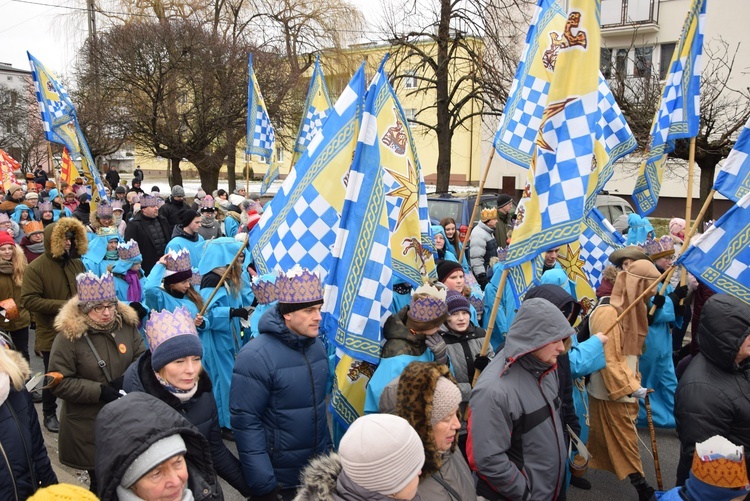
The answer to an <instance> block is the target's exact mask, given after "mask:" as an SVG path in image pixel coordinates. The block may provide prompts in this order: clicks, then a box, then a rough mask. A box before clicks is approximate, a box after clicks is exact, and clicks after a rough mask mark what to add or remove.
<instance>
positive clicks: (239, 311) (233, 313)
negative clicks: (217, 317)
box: [229, 308, 250, 320]
mask: <svg viewBox="0 0 750 501" xmlns="http://www.w3.org/2000/svg"><path fill="white" fill-rule="evenodd" d="M249 316H250V312H249V311H247V308H229V318H235V317H241V318H243V319H245V320H247V317H249Z"/></svg>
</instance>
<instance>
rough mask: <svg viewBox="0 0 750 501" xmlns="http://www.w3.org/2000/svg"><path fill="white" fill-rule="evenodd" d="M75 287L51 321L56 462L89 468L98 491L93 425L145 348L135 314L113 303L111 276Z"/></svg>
mask: <svg viewBox="0 0 750 501" xmlns="http://www.w3.org/2000/svg"><path fill="white" fill-rule="evenodd" d="M76 285H77V290H78V294H77V295H76V296H74V297H73V298H72V299H70V300H69V301H68V302H67V303H66V304H65V306H63V307H62V309H61V310H60V313H59V314H58V315H57V318H55V328H56V330H57V332H58V335H57V337H56V338H55V341H54V343H53V344H52V352H51V354H50V362H49V370H50V371H52V372H59V373H60V374H62V376H63V379H62V381H60V383H59V384H58V385H57V386H55V388H54V389H53V393H54V394H55V395H56V396H57V397H58V398H60V399H62V400H63V407H62V413H61V416H60V438H59V444H60V462H61V463H63V464H65V465H67V466H70V467H72V468H76V469H79V470H88V471H89V476H90V477H91V490H92V491H93V492H96V475H95V473H94V452H95V448H94V434H93V433H92V430H93V429H94V421H95V420H96V416H97V415H98V414H99V411H100V410H101V409H102V407H104V405H105V404H107V403H109V402H112V401H114V400H117V399H118V398H120V396H121V395H122V394H121V393H120V390H122V380H123V375H124V374H125V371H126V370H127V368H128V367H129V366H130V364H131V363H133V362H134V361H135V360H136V359H138V357H139V356H141V354H142V353H144V352H145V351H146V347H145V346H144V344H143V339H142V338H141V334H140V332H139V331H138V321H139V320H138V314H137V313H136V311H135V310H134V309H133V308H132V307H130V306H128V305H127V304H126V303H123V302H120V301H118V300H117V296H116V294H115V282H114V278H113V277H112V275H111V274H110V273H105V274H104V275H102V276H101V277H99V276H97V275H95V274H94V273H92V272H90V271H89V272H86V273H81V274H79V275H78V276H77V277H76ZM99 360H102V361H103V362H104V363H105V364H106V365H103V364H99ZM102 365H103V366H102Z"/></svg>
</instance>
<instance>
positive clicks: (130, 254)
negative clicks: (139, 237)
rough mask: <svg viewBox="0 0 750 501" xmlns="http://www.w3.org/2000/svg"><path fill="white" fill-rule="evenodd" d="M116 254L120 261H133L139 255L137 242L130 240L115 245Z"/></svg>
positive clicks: (139, 250)
mask: <svg viewBox="0 0 750 501" xmlns="http://www.w3.org/2000/svg"><path fill="white" fill-rule="evenodd" d="M117 253H118V254H119V255H120V259H122V260H123V261H128V260H130V259H135V258H137V257H138V256H140V255H141V248H140V247H138V242H136V241H135V240H133V239H132V238H131V239H130V240H128V241H127V242H121V243H119V244H117Z"/></svg>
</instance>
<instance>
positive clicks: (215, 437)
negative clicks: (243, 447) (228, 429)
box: [122, 351, 250, 496]
mask: <svg viewBox="0 0 750 501" xmlns="http://www.w3.org/2000/svg"><path fill="white" fill-rule="evenodd" d="M122 389H123V390H125V392H126V393H131V392H134V391H141V392H144V393H148V394H150V395H153V396H155V397H156V398H158V399H159V400H161V401H162V402H165V403H167V404H168V405H169V406H170V407H172V408H173V409H174V410H176V411H177V412H179V413H180V414H182V415H183V416H184V417H185V418H186V419H187V420H188V421H190V422H191V423H192V424H193V426H195V427H196V428H198V431H200V432H201V434H202V435H203V436H204V437H206V439H207V440H208V443H209V444H210V446H211V458H212V459H213V462H214V470H216V473H217V474H218V475H219V476H220V477H221V478H223V479H224V480H226V481H227V482H228V483H229V485H231V486H232V487H234V488H235V489H237V490H238V491H239V492H240V493H242V495H243V496H249V495H250V493H249V492H248V489H247V485H246V484H245V479H244V477H243V475H242V467H241V466H240V461H239V460H238V459H237V458H236V457H234V456H233V455H232V453H231V452H230V451H229V449H228V448H227V446H226V445H225V444H224V440H222V438H221V428H220V427H219V412H218V410H217V409H216V400H214V395H213V393H211V389H212V385H211V380H210V379H209V378H208V373H206V372H205V371H204V372H203V373H202V374H201V376H200V378H199V379H198V390H197V391H196V392H195V395H193V397H192V398H191V399H190V400H188V401H187V402H181V401H180V399H179V398H177V397H176V396H174V395H173V394H172V393H170V392H169V391H168V390H167V389H166V388H165V387H164V386H163V385H162V384H161V383H159V381H158V380H157V379H156V375H155V374H154V369H153V367H152V366H151V352H150V351H147V352H146V353H144V354H143V355H141V357H140V358H139V359H138V360H136V361H135V362H133V363H132V365H131V366H130V367H128V370H127V371H125V377H124V381H123V384H122Z"/></svg>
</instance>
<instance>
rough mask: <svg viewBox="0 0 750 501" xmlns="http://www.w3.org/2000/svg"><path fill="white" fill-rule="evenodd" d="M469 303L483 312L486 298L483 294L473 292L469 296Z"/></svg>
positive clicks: (479, 311)
mask: <svg viewBox="0 0 750 501" xmlns="http://www.w3.org/2000/svg"><path fill="white" fill-rule="evenodd" d="M469 303H470V304H471V305H472V306H473V307H474V309H475V310H477V313H480V314H481V313H482V312H483V311H484V299H483V298H482V297H481V296H479V295H477V294H475V293H473V292H472V293H471V295H470V296H469Z"/></svg>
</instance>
